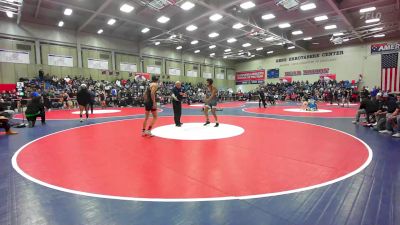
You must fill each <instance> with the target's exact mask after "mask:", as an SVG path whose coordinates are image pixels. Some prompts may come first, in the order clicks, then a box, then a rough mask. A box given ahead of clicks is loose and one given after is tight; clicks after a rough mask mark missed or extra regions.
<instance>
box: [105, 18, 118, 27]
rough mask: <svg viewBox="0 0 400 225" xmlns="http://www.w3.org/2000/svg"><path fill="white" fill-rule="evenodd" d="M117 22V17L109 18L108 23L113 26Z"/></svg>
mask: <svg viewBox="0 0 400 225" xmlns="http://www.w3.org/2000/svg"><path fill="white" fill-rule="evenodd" d="M115 22H117V21H116V20H115V19H109V20H108V22H107V24H108V25H110V26H111V25H114V23H115Z"/></svg>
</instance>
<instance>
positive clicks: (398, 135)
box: [392, 133, 400, 138]
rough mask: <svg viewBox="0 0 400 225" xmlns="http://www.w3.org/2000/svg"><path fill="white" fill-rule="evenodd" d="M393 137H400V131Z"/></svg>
mask: <svg viewBox="0 0 400 225" xmlns="http://www.w3.org/2000/svg"><path fill="white" fill-rule="evenodd" d="M392 137H397V138H400V133H395V134H393V135H392Z"/></svg>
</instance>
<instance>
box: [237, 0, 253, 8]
mask: <svg viewBox="0 0 400 225" xmlns="http://www.w3.org/2000/svg"><path fill="white" fill-rule="evenodd" d="M254 6H256V4H254V3H253V2H252V1H248V2H244V3H242V4H240V8H242V9H250V8H253V7H254Z"/></svg>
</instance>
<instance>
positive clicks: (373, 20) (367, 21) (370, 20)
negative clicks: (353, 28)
mask: <svg viewBox="0 0 400 225" xmlns="http://www.w3.org/2000/svg"><path fill="white" fill-rule="evenodd" d="M380 20H381V19H379V18H374V19H369V20H366V21H365V23H376V22H379V21H380Z"/></svg>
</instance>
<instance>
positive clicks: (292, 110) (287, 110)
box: [283, 109, 332, 113]
mask: <svg viewBox="0 0 400 225" xmlns="http://www.w3.org/2000/svg"><path fill="white" fill-rule="evenodd" d="M283 111H286V112H298V113H330V112H332V110H328V109H318V110H317V111H307V110H303V109H284V110H283Z"/></svg>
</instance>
